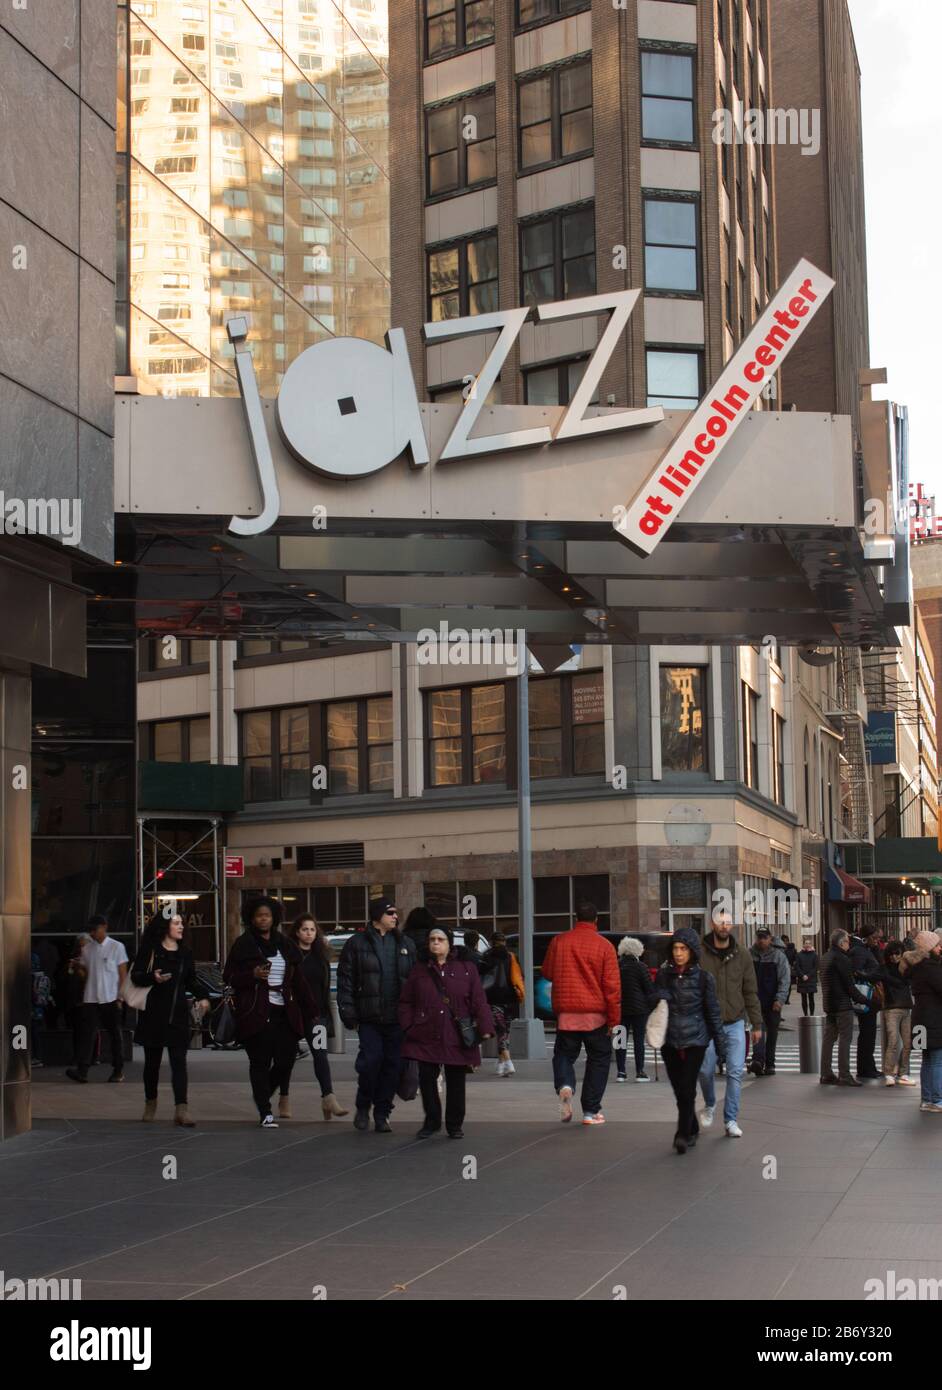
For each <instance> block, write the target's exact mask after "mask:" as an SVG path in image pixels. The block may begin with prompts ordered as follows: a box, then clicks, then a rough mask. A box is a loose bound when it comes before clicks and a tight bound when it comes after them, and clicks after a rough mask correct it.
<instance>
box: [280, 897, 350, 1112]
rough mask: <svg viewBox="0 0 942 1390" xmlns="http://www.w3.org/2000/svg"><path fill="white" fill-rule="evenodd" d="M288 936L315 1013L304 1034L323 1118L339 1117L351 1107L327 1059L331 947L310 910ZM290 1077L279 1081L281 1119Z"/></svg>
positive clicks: (331, 1033)
mask: <svg viewBox="0 0 942 1390" xmlns="http://www.w3.org/2000/svg"><path fill="white" fill-rule="evenodd" d="M288 939H289V940H290V941H293V942H294V944H295V946H297V948H298V950H299V951H300V952H301V959H302V965H301V969H302V971H303V972H304V978H305V980H307V984H308V989H309V990H310V991H311V997H312V998H313V1000H314V1007H315V1009H316V1015H315V1017H314V1018H313V1019H312V1021H311V1024H310V1027H309V1028H308V1031H307V1034H306V1035H305V1036H306V1038H307V1045H308V1047H309V1048H310V1049H311V1057H312V1059H313V1061H314V1075H315V1076H316V1077H317V1084H318V1085H319V1086H320V1088H321V1110H322V1111H323V1112H324V1119H325V1120H332V1119H333V1118H334V1116H335V1115H336V1116H337V1118H338V1119H339V1118H341V1117H342V1116H344V1115H349V1114H350V1111H349V1110H344V1108H343V1106H342V1105H341V1104H340V1101H339V1100H338V1099H337V1097H336V1096H335V1095H334V1087H333V1082H332V1081H331V1079H330V1062H329V1061H328V1060H327V1046H326V1043H327V1039H328V1038H332V1037H333V1036H334V1019H333V1013H332V1011H331V1007H330V947H329V946H328V944H327V938H326V936H325V935H324V933H323V932H322V931H321V929H320V927H319V926H318V925H317V918H316V917H315V916H314V914H313V913H312V912H302V913H301V915H300V917H295V919H294V921H293V922H292V923H291V926H290V928H289V930H288ZM290 1081H291V1077H290V1075H288V1076H285V1077H284V1078H283V1079H282V1082H281V1094H280V1095H279V1097H278V1118H279V1119H280V1120H290V1119H291V1102H290V1101H289V1099H288V1087H289V1084H290Z"/></svg>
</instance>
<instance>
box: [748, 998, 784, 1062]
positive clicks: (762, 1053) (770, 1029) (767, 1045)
mask: <svg viewBox="0 0 942 1390" xmlns="http://www.w3.org/2000/svg"><path fill="white" fill-rule="evenodd" d="M781 1021H782V1015H781V1013H780V1011H778V1010H777V1009H773V1008H772V1005H771V1004H769V1005H768V1006H766V1005H763V1006H762V1022H763V1023H764V1024H765V1029H764V1032H763V1036H762V1039H761V1040H760V1042H759V1043H758V1045H757V1047H756V1051H755V1058H754V1060H755V1062H756V1064H757V1065H758V1066H761V1067H762V1068H763V1069H764V1070H765V1071H769V1070H770V1069H771V1070H772V1071H774V1070H775V1047H776V1044H777V1042H778V1029H779V1024H780V1023H781Z"/></svg>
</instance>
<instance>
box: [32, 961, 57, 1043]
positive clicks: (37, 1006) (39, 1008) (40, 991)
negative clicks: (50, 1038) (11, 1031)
mask: <svg viewBox="0 0 942 1390" xmlns="http://www.w3.org/2000/svg"><path fill="white" fill-rule="evenodd" d="M29 966H30V972H31V983H32V990H31V1004H32V1007H31V1010H30V1017H31V1020H32V1021H31V1026H30V1030H29V1035H30V1062H31V1065H32V1066H34V1067H41V1066H42V1065H43V1053H42V1035H43V1032H44V1028H45V1022H46V1010H47V1009H48V1008H49V1005H50V1003H51V1002H52V980H51V979H50V978H49V976H48V975H47V973H46V971H45V970H44V969H43V962H42V956H41V955H40V953H39V951H31V952H30V960H29Z"/></svg>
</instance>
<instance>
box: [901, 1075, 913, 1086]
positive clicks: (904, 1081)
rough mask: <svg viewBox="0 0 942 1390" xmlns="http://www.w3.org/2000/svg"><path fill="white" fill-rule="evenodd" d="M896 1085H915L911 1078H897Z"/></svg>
mask: <svg viewBox="0 0 942 1390" xmlns="http://www.w3.org/2000/svg"><path fill="white" fill-rule="evenodd" d="M896 1084H897V1086H915V1084H916V1083H915V1081H914V1080H913V1079H912V1077H911V1076H898V1077H897V1078H896Z"/></svg>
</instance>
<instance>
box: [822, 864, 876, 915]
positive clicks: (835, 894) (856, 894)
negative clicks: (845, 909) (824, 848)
mask: <svg viewBox="0 0 942 1390" xmlns="http://www.w3.org/2000/svg"><path fill="white" fill-rule="evenodd" d="M825 883H826V884H827V890H828V902H832V903H862V904H864V905H866V904H867V903H869V901H870V889H869V888H868V887H867V885H866V884H865V883H861V881H860V879H859V878H854V876H853V874H849V873H848V872H847V870H846V869H837V868H833V869H832V868H831V866H830V865H828V868H827V874H826V877H825Z"/></svg>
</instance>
